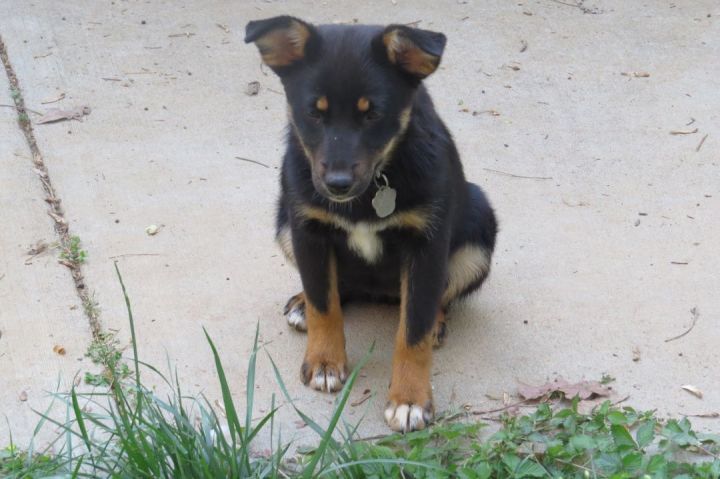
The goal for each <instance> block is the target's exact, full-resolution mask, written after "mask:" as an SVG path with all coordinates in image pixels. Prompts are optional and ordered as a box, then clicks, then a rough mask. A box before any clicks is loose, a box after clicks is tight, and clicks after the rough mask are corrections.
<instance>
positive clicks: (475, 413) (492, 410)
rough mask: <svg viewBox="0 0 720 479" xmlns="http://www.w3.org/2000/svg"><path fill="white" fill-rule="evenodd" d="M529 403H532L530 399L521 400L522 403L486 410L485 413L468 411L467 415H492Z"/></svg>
mask: <svg viewBox="0 0 720 479" xmlns="http://www.w3.org/2000/svg"><path fill="white" fill-rule="evenodd" d="M529 401H532V399H523V400H522V401H518V402H514V403H512V404H508V405H507V406H503V407H501V408H497V409H488V410H486V411H469V414H472V415H473V416H483V415H485V414H492V413H496V412H502V411H507V410H508V409H512V408H514V407H518V406H521V405H523V404H525V403H527V402H529Z"/></svg>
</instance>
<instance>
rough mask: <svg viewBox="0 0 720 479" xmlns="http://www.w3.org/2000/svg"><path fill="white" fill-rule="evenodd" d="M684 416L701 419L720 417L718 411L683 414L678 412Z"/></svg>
mask: <svg viewBox="0 0 720 479" xmlns="http://www.w3.org/2000/svg"><path fill="white" fill-rule="evenodd" d="M680 414H682V415H683V416H685V417H700V418H703V419H717V418H720V412H707V413H701V414H684V413H680Z"/></svg>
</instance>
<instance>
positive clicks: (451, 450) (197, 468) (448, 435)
mask: <svg viewBox="0 0 720 479" xmlns="http://www.w3.org/2000/svg"><path fill="white" fill-rule="evenodd" d="M118 278H119V280H120V282H121V285H122V288H123V294H124V295H125V299H126V304H127V310H128V316H129V319H130V330H131V335H132V350H133V356H132V358H131V359H130V364H129V365H128V364H127V363H126V362H124V361H123V360H122V358H121V355H120V353H119V349H118V344H117V341H116V339H115V338H114V337H112V336H109V337H107V338H105V339H104V340H102V341H98V342H96V343H94V344H93V346H92V347H91V351H90V352H89V355H90V357H91V358H92V359H93V360H96V361H97V362H99V363H101V364H103V365H104V366H105V368H106V371H107V373H106V375H105V376H103V381H101V382H100V383H99V384H101V385H103V386H105V388H103V389H102V391H101V392H97V391H95V392H91V393H80V392H78V391H76V390H75V389H73V390H71V391H70V392H69V393H68V394H63V395H55V398H56V400H61V401H63V402H64V404H65V405H66V411H67V413H66V417H65V418H63V419H57V418H51V417H49V416H48V414H47V413H39V414H40V416H41V421H40V424H39V425H38V427H37V428H36V432H37V431H38V430H39V429H40V428H41V427H42V426H43V425H45V426H51V427H53V428H59V429H60V431H61V433H60V434H59V435H58V436H57V437H56V438H55V442H54V450H55V451H57V452H56V453H55V454H54V455H51V454H50V452H49V451H50V449H47V450H40V451H35V450H34V449H33V448H32V447H31V448H29V449H28V450H27V451H21V450H20V449H18V448H17V446H16V445H14V444H12V443H11V446H10V447H9V448H7V449H6V450H4V451H0V477H10V478H40V477H54V478H61V477H62V478H74V477H112V478H240V477H251V478H287V477H292V478H332V479H334V478H396V477H399V478H417V479H420V478H463V479H489V478H497V479H505V478H508V479H509V478H516V479H520V478H582V479H585V478H593V479H594V478H608V479H630V478H642V479H647V478H649V479H663V478H675V479H691V478H699V479H718V478H720V459H718V451H719V450H720V436H717V435H708V434H700V433H698V432H696V431H693V429H692V427H691V424H690V422H689V421H688V420H687V419H682V420H669V421H665V422H663V421H661V420H660V419H658V418H657V417H656V415H655V414H654V413H653V412H639V411H636V410H634V409H632V408H629V407H624V408H614V407H611V405H610V403H609V402H605V403H604V404H602V405H601V406H599V407H597V408H596V409H595V410H594V411H593V412H592V413H590V414H581V413H579V412H578V409H577V402H576V401H575V402H573V403H572V404H571V405H570V406H569V407H566V408H563V409H555V410H554V409H553V408H552V407H551V406H550V405H548V404H540V405H539V407H538V408H537V410H536V411H534V412H532V413H530V414H527V415H522V416H510V415H506V416H503V417H502V418H501V422H500V424H499V426H500V427H499V430H498V431H497V432H495V433H493V434H482V433H483V430H482V429H483V427H484V424H483V423H479V422H475V421H472V420H470V419H469V418H468V417H466V416H463V415H458V414H455V415H446V416H445V417H446V419H440V420H439V421H438V422H437V423H436V424H435V425H434V426H433V427H431V428H429V429H427V430H424V431H418V432H414V433H410V434H406V435H399V434H393V435H388V436H386V437H383V438H380V439H371V440H365V439H362V438H359V437H358V434H357V430H358V425H357V424H349V423H347V422H346V421H345V420H344V418H343V417H342V411H343V409H344V407H345V406H346V403H347V401H348V398H349V395H350V391H351V389H352V387H353V384H354V383H355V380H356V379H357V377H358V373H359V371H360V369H361V368H362V367H363V365H364V363H365V361H366V360H367V359H368V357H369V356H370V354H372V351H370V352H369V353H368V355H367V356H366V357H365V358H364V359H363V361H361V362H360V364H359V365H358V366H357V367H356V368H355V369H354V371H353V372H352V374H351V375H350V377H349V378H348V381H347V384H346V385H345V387H344V388H343V390H342V392H341V393H340V394H339V395H338V397H337V399H336V401H335V409H334V413H333V415H332V416H331V418H330V421H329V424H328V426H327V427H322V426H320V425H319V424H318V423H317V422H315V421H314V420H313V419H312V418H311V417H310V416H308V415H307V414H306V413H304V412H303V411H301V410H300V409H299V408H297V407H296V405H295V404H294V403H293V401H292V398H291V397H290V395H289V394H288V391H287V389H286V387H285V384H284V383H283V380H282V377H281V375H280V372H279V371H278V369H277V367H275V364H274V363H272V365H273V367H274V370H275V375H276V379H277V382H278V387H279V390H280V392H281V394H282V395H283V397H284V399H285V400H286V402H287V404H288V407H292V408H293V409H294V410H295V412H296V413H297V414H298V416H299V417H300V418H301V419H302V420H303V421H304V422H305V423H306V424H307V425H308V426H309V428H310V429H311V430H312V431H314V432H315V433H316V434H317V446H316V447H314V448H311V449H304V450H301V451H300V452H299V453H297V454H295V455H294V456H293V457H290V456H289V455H288V451H289V444H287V443H284V442H282V438H281V437H278V436H279V433H281V432H282V431H280V430H278V429H277V426H276V424H275V414H276V412H277V410H278V406H277V404H276V400H275V397H274V396H273V399H272V402H271V404H270V405H269V412H268V413H266V414H264V415H263V416H261V417H260V419H256V420H253V418H254V417H255V412H254V402H255V401H254V399H255V398H254V397H253V392H254V390H255V371H256V364H257V360H258V353H260V352H261V350H260V348H259V346H258V332H257V331H256V332H255V342H254V347H253V350H252V352H251V354H250V357H249V358H248V366H247V379H246V385H245V386H246V388H245V390H246V391H247V392H246V396H245V404H246V407H245V409H244V410H239V409H238V408H237V406H236V404H235V402H234V400H233V397H232V396H231V394H230V385H229V383H228V380H227V377H226V375H225V371H224V368H223V363H222V360H221V356H220V352H219V351H218V349H217V347H216V346H215V344H214V343H213V341H212V339H211V337H210V335H209V334H208V333H207V331H205V335H206V338H207V341H208V345H209V347H210V349H211V351H212V353H213V358H214V364H215V370H216V376H217V381H218V382H219V386H220V390H221V393H222V405H223V407H222V410H223V411H224V415H223V414H220V413H219V411H218V408H213V406H212V405H211V404H210V403H209V402H208V400H207V399H205V398H204V397H202V396H201V397H189V396H187V395H185V393H184V392H183V391H182V389H181V385H180V383H179V381H178V378H177V374H169V375H164V374H162V373H161V372H160V371H159V370H158V369H157V368H155V367H153V366H151V365H149V364H145V363H143V362H141V361H140V360H139V359H138V356H137V341H136V336H135V324H134V321H133V318H132V309H131V307H130V301H129V299H128V296H127V293H126V292H125V286H124V284H123V283H122V278H121V276H120V274H119V272H118ZM270 361H271V362H272V359H270ZM147 375H153V376H155V378H156V379H159V380H160V381H161V382H162V383H163V384H164V387H165V389H166V390H167V391H168V392H167V393H166V395H163V396H162V397H161V396H160V394H159V393H156V392H155V391H154V390H152V389H150V388H148V387H146V386H144V379H145V378H146V377H147ZM160 389H162V388H160ZM261 434H262V435H265V438H267V437H268V435H269V437H272V438H273V442H272V443H271V450H270V453H269V454H262V455H258V454H256V453H254V451H255V450H256V448H257V447H259V444H258V438H259V436H260V435H261ZM266 440H267V439H266Z"/></svg>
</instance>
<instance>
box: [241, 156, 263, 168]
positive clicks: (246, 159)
mask: <svg viewBox="0 0 720 479" xmlns="http://www.w3.org/2000/svg"><path fill="white" fill-rule="evenodd" d="M235 159H237V160H240V161H249V162H250V163H255V164H256V165H260V166H264V167H265V168H270V165H266V164H265V163H263V162H262V161H257V160H251V159H250V158H243V157H242V156H236V157H235Z"/></svg>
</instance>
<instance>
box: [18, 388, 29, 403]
mask: <svg viewBox="0 0 720 479" xmlns="http://www.w3.org/2000/svg"><path fill="white" fill-rule="evenodd" d="M18 399H19V400H20V401H22V402H25V401H27V400H28V393H27V391H20V395H19V396H18Z"/></svg>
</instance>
